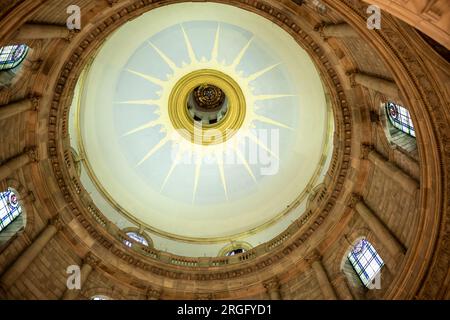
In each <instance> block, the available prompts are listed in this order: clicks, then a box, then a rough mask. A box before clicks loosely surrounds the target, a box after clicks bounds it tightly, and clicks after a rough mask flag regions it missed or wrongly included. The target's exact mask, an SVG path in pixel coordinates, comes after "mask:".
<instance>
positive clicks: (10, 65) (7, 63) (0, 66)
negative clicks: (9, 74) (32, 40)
mask: <svg viewBox="0 0 450 320" xmlns="http://www.w3.org/2000/svg"><path fill="white" fill-rule="evenodd" d="M29 49H30V48H29V47H28V46H27V45H25V44H16V45H7V46H3V47H0V72H1V71H8V70H11V69H14V68H16V67H17V66H19V65H20V64H21V63H22V62H23V61H24V60H25V58H26V57H27V55H28V52H29ZM18 50H22V52H20V53H19V56H18V57H14V55H15V54H16V52H17V51H18ZM6 51H8V52H6Z"/></svg>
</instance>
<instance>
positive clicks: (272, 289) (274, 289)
mask: <svg viewBox="0 0 450 320" xmlns="http://www.w3.org/2000/svg"><path fill="white" fill-rule="evenodd" d="M263 285H264V288H266V290H267V294H268V295H269V298H270V300H282V299H281V293H280V282H279V280H278V279H277V278H272V279H269V280H268V281H266V282H264V283H263Z"/></svg>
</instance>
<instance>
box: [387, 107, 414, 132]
mask: <svg viewBox="0 0 450 320" xmlns="http://www.w3.org/2000/svg"><path fill="white" fill-rule="evenodd" d="M386 114H387V116H388V118H389V121H390V122H391V124H392V125H393V126H394V127H395V128H397V129H398V130H400V131H402V132H404V133H406V134H408V135H410V136H412V137H416V131H415V129H414V125H413V123H412V119H411V115H410V114H409V111H408V109H406V108H404V107H402V106H400V105H398V104H395V103H393V102H388V103H386Z"/></svg>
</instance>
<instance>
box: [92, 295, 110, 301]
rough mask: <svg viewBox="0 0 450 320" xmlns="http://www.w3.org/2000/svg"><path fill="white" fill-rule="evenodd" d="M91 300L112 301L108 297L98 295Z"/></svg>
mask: <svg viewBox="0 0 450 320" xmlns="http://www.w3.org/2000/svg"><path fill="white" fill-rule="evenodd" d="M91 300H111V299H110V298H109V297H107V296H101V295H96V296H93V297H92V298H91Z"/></svg>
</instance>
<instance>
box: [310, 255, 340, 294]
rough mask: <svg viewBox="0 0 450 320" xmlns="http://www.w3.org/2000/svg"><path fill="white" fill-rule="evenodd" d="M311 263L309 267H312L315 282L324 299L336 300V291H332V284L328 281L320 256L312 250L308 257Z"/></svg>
mask: <svg viewBox="0 0 450 320" xmlns="http://www.w3.org/2000/svg"><path fill="white" fill-rule="evenodd" d="M308 260H309V261H310V263H311V268H312V269H313V271H314V273H315V275H316V279H317V282H318V283H319V287H320V290H321V291H322V294H323V296H324V298H325V299H326V300H337V297H336V293H335V292H334V289H333V286H332V285H331V283H330V279H329V278H328V275H327V272H326V271H325V268H324V266H323V264H322V257H321V256H320V255H319V254H318V253H317V252H314V253H313V255H312V257H311V258H309V259H308Z"/></svg>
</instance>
